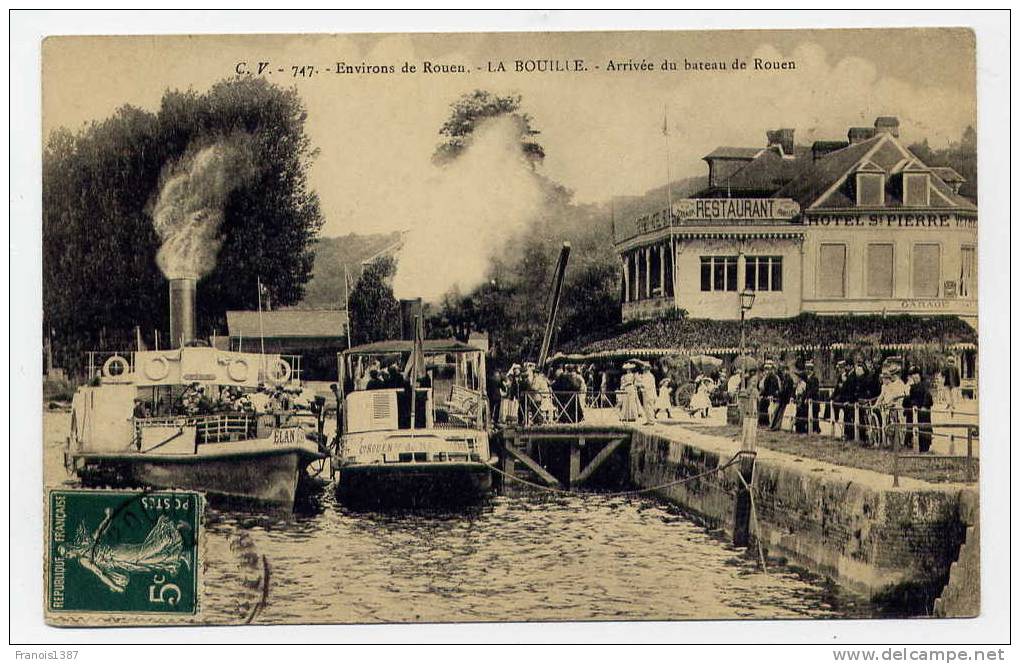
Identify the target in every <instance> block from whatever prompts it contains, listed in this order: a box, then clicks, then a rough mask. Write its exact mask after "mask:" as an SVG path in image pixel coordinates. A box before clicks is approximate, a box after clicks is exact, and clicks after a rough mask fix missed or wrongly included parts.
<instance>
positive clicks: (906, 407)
mask: <svg viewBox="0 0 1020 664" xmlns="http://www.w3.org/2000/svg"><path fill="white" fill-rule="evenodd" d="M907 387H908V388H909V390H910V392H909V393H908V394H907V398H906V399H904V400H903V412H904V415H905V419H906V424H907V435H906V436H905V437H904V440H903V444H904V446H906V447H911V446H912V445H913V432H914V427H912V426H911V425H912V424H913V423H914V418H915V415H916V418H917V450H918V452H921V453H922V454H923V453H925V452H927V451H928V450H929V449H931V408H932V406H933V405H934V403H935V400H934V399H932V396H931V386H930V385H929V384H928V381H926V380H924V378H923V377H922V376H921V369H920V367H917V366H912V367H910V369H908V370H907Z"/></svg>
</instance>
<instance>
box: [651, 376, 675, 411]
mask: <svg viewBox="0 0 1020 664" xmlns="http://www.w3.org/2000/svg"><path fill="white" fill-rule="evenodd" d="M672 386H673V383H671V382H670V380H669V379H668V378H663V379H662V380H661V381H659V394H658V396H657V397H656V398H655V418H656V419H658V418H659V411H660V410H664V411H666V419H670V420H671V419H673V400H672V399H671V398H670V395H671V393H672V390H671V388H672Z"/></svg>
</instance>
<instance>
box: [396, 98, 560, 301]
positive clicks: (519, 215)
mask: <svg viewBox="0 0 1020 664" xmlns="http://www.w3.org/2000/svg"><path fill="white" fill-rule="evenodd" d="M425 179H426V182H425V183H424V184H425V185H426V186H423V187H415V188H414V191H416V192H419V193H417V194H412V195H411V196H410V200H405V201H403V204H404V205H406V210H402V211H400V212H399V213H401V214H403V218H405V219H407V220H408V222H407V223H408V227H409V232H408V234H407V236H406V237H405V238H404V246H403V249H402V250H401V252H400V255H399V256H398V257H397V273H396V276H395V277H394V280H393V290H394V293H395V294H396V296H397V297H419V296H420V297H422V298H424V299H425V300H426V301H437V300H439V299H440V298H441V297H442V296H443V295H444V294H445V293H447V292H449V291H450V290H451V289H459V290H461V291H462V292H466V291H469V290H472V289H474V288H475V287H477V286H479V285H481V284H482V283H483V282H484V281H485V279H486V278H487V275H488V270H489V267H490V265H491V260H490V259H491V257H492V255H493V254H494V253H495V252H499V251H501V250H503V251H505V249H506V246H507V245H508V244H509V243H510V242H512V241H513V240H514V239H515V238H517V237H519V236H521V235H522V234H523V233H524V232H525V231H526V230H527V228H528V227H529V225H530V224H531V223H532V221H533V220H534V219H535V218H536V217H537V216H538V215H539V213H540V212H541V209H542V204H543V200H544V192H543V190H542V188H541V185H540V183H539V181H538V178H537V176H536V175H535V173H534V171H533V170H532V168H531V165H530V164H529V163H528V161H527V160H526V159H525V157H524V156H523V154H522V152H521V134H520V127H519V125H518V124H517V121H515V120H514V119H513V118H511V117H506V116H504V117H500V118H495V119H491V120H487V121H485V122H483V123H481V124H479V126H478V127H477V128H476V129H475V131H474V133H473V135H472V137H471V141H470V143H469V144H468V146H467V148H466V150H465V151H464V152H462V153H461V154H460V155H459V156H458V157H457V158H456V159H455V160H454V161H452V162H451V163H448V164H446V165H443V166H429V171H428V175H427V176H426V177H425Z"/></svg>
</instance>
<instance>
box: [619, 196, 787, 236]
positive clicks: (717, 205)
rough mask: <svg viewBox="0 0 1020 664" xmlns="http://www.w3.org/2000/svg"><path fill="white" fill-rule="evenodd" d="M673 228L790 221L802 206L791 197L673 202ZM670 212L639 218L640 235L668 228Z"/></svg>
mask: <svg viewBox="0 0 1020 664" xmlns="http://www.w3.org/2000/svg"><path fill="white" fill-rule="evenodd" d="M672 211H673V214H672V220H673V224H672V225H673V226H684V225H699V224H706V223H708V224H712V223H718V222H730V221H739V222H744V223H754V222H769V221H789V220H790V219H793V218H794V217H796V216H797V215H798V214H799V213H800V206H799V205H797V202H796V201H794V200H791V199H789V198H685V199H682V200H679V201H676V202H675V203H673V210H672ZM669 217H670V214H669V210H668V209H666V208H663V209H662V210H659V211H657V212H653V213H651V214H646V215H644V216H641V217H638V218H637V219H636V220H635V221H634V225H635V230H636V231H637V233H638V234H641V233H647V232H649V231H654V230H658V229H660V228H666V227H667V226H668V225H669V221H668V220H669Z"/></svg>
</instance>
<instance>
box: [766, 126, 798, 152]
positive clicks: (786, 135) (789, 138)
mask: <svg viewBox="0 0 1020 664" xmlns="http://www.w3.org/2000/svg"><path fill="white" fill-rule="evenodd" d="M765 138H766V139H767V140H768V143H767V145H768V147H772V146H773V145H778V146H779V147H780V148H782V150H783V154H785V155H792V154H793V130H792V129H776V130H775V131H766V132H765Z"/></svg>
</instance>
